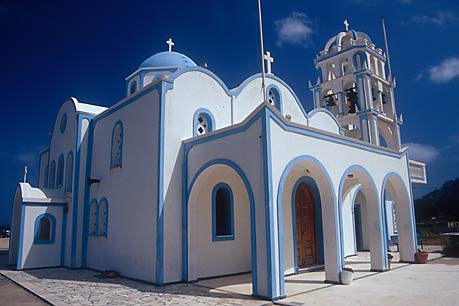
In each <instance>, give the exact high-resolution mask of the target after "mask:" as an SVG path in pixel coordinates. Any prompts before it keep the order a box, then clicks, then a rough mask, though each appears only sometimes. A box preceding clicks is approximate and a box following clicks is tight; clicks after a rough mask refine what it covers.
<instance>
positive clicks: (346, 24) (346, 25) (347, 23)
mask: <svg viewBox="0 0 459 306" xmlns="http://www.w3.org/2000/svg"><path fill="white" fill-rule="evenodd" d="M344 26H345V27H346V31H349V22H348V21H347V19H346V20H344Z"/></svg>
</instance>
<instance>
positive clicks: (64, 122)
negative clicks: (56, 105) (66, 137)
mask: <svg viewBox="0 0 459 306" xmlns="http://www.w3.org/2000/svg"><path fill="white" fill-rule="evenodd" d="M66 127H67V114H63V115H62V117H61V124H60V126H59V130H60V131H61V133H64V132H65V128H66Z"/></svg>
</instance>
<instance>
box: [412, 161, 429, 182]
mask: <svg viewBox="0 0 459 306" xmlns="http://www.w3.org/2000/svg"><path fill="white" fill-rule="evenodd" d="M410 176H411V177H410V178H411V182H412V183H413V184H427V175H426V164H424V163H421V162H418V161H415V160H410Z"/></svg>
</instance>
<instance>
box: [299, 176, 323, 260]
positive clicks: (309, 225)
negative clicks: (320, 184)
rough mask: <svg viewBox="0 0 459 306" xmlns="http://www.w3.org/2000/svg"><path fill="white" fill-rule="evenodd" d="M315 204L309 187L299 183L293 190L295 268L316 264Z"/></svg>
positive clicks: (304, 183)
mask: <svg viewBox="0 0 459 306" xmlns="http://www.w3.org/2000/svg"><path fill="white" fill-rule="evenodd" d="M315 206H316V204H315V201H314V195H313V191H312V189H311V187H310V186H309V185H308V184H307V183H306V182H300V183H299V185H298V187H297V188H296V190H295V240H296V245H295V248H296V262H297V268H299V269H301V268H306V267H307V266H310V265H313V264H316V263H317V257H318V256H317V255H318V254H317V253H318V251H317V231H316V212H315V211H316V207H315Z"/></svg>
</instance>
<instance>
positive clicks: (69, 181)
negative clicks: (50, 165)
mask: <svg viewBox="0 0 459 306" xmlns="http://www.w3.org/2000/svg"><path fill="white" fill-rule="evenodd" d="M70 157H71V158H72V164H71V165H70V169H69V158H70ZM68 170H70V174H68V173H67V171H68ZM72 184H73V152H72V151H70V152H69V153H67V159H66V161H65V182H64V185H65V188H64V191H66V192H72Z"/></svg>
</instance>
